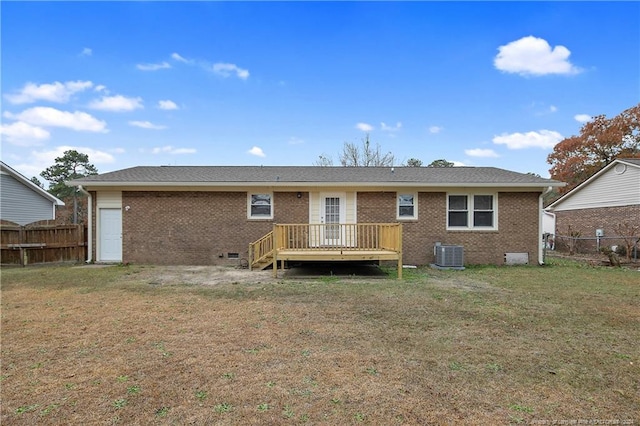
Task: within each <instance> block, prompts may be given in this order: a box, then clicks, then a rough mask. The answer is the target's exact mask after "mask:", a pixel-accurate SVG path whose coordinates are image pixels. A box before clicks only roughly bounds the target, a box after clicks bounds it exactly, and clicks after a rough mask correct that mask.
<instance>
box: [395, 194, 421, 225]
mask: <svg viewBox="0 0 640 426" xmlns="http://www.w3.org/2000/svg"><path fill="white" fill-rule="evenodd" d="M417 200H418V197H417V195H416V194H412V193H408V194H400V193H398V207H397V213H398V219H417V218H418V205H417Z"/></svg>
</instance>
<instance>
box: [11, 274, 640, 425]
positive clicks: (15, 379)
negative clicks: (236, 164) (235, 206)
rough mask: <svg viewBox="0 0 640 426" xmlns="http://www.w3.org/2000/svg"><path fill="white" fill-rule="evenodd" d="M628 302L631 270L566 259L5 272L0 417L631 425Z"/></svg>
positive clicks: (633, 355) (636, 291) (634, 309)
mask: <svg viewBox="0 0 640 426" xmlns="http://www.w3.org/2000/svg"><path fill="white" fill-rule="evenodd" d="M391 276H393V274H392V275H391ZM639 306H640V284H639V280H638V275H637V272H632V271H611V270H610V269H603V268H587V267H582V266H577V265H575V264H572V263H567V264H558V265H554V266H551V267H546V268H539V267H517V268H490V267H487V268H470V269H468V270H466V271H455V272H454V271H433V270H429V269H418V270H413V271H405V279H404V280H402V281H398V280H395V279H393V278H392V279H375V280H368V279H366V278H359V277H358V278H353V277H330V278H329V279H327V278H326V277H323V278H319V279H306V280H300V281H299V280H296V279H286V278H284V279H283V278H282V277H281V278H280V279H277V280H274V279H273V278H272V277H271V272H270V271H266V272H249V271H246V270H234V269H230V268H223V269H217V268H213V267H171V268H165V267H151V266H129V267H111V268H101V269H98V268H70V267H63V268H33V269H31V268H27V269H13V270H8V271H3V273H2V349H1V350H2V354H1V355H2V376H1V378H2V382H1V383H0V385H1V395H0V396H1V397H2V407H1V409H0V414H1V418H0V420H1V421H2V423H3V424H34V423H38V424H229V425H232V424H233V425H235V424H302V423H309V424H385V425H387V424H416V425H417V424H440V423H474V424H508V423H532V422H534V421H538V422H539V421H543V420H544V421H548V422H549V423H547V424H552V423H551V422H552V421H554V420H555V421H557V422H559V421H576V422H577V421H578V420H580V419H582V420H592V421H597V420H599V421H604V420H618V421H619V422H620V423H619V424H637V422H638V420H639V419H638V410H637V408H638V406H640V397H639V396H640V383H639V381H638V377H640V370H639V368H638V366H639V364H640V359H639V358H638V354H639V353H640V346H639V343H638V342H639V341H640V332H639V330H640V326H639V325H640V324H639V323H638V322H639V321H640V317H639V315H638V314H639V312H640V308H639ZM622 422H626V423H622ZM634 422H635V423H634ZM540 424H541V423H540ZM567 424H568V423H567ZM575 424H577V423H575Z"/></svg>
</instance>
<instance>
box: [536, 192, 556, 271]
mask: <svg viewBox="0 0 640 426" xmlns="http://www.w3.org/2000/svg"><path fill="white" fill-rule="evenodd" d="M551 191H553V187H552V186H549V187H547V189H545V190H544V191H543V192H542V193H540V196H539V197H538V234H539V235H538V265H540V266H542V265H544V240H543V239H542V233H541V232H540V231H542V215H543V214H544V210H543V208H542V206H544V202H543V198H544V196H545V195H547V194H548V193H549V192H551Z"/></svg>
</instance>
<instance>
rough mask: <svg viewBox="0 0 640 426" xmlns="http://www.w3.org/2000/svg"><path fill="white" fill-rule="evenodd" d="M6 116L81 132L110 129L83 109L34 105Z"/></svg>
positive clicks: (102, 131)
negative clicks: (71, 110)
mask: <svg viewBox="0 0 640 426" xmlns="http://www.w3.org/2000/svg"><path fill="white" fill-rule="evenodd" d="M4 116H5V117H6V118H10V119H14V120H18V121H23V122H25V123H28V124H31V125H33V126H43V127H64V128H67V129H71V130H77V131H81V132H101V133H106V132H107V131H108V130H107V123H105V122H104V121H101V120H98V119H97V118H95V117H93V116H92V115H90V114H87V113H86V112H82V111H74V112H69V111H60V110H59V109H55V108H51V107H33V108H29V109H26V110H24V111H22V112H21V113H19V114H12V113H10V112H5V113H4Z"/></svg>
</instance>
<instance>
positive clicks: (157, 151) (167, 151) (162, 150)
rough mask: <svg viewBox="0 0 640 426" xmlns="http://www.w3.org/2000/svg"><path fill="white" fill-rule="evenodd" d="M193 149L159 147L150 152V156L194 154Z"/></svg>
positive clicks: (168, 146) (169, 146)
mask: <svg viewBox="0 0 640 426" xmlns="http://www.w3.org/2000/svg"><path fill="white" fill-rule="evenodd" d="M196 152H197V151H196V150H195V149H193V148H174V147H172V146H171V145H167V146H159V147H156V148H153V149H152V150H151V153H152V154H195V153H196Z"/></svg>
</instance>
